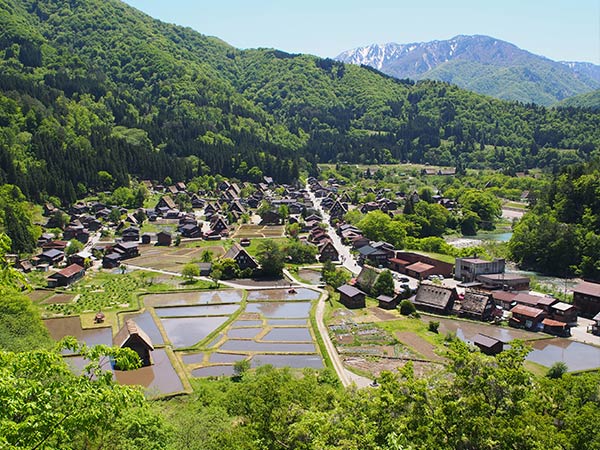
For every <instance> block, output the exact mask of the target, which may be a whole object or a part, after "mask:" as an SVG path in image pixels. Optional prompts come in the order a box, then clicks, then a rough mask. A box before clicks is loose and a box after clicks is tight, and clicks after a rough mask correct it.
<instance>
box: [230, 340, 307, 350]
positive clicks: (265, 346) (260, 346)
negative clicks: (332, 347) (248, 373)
mask: <svg viewBox="0 0 600 450" xmlns="http://www.w3.org/2000/svg"><path fill="white" fill-rule="evenodd" d="M219 349H220V350H227V351H232V352H285V353H314V352H315V351H316V350H315V345H314V344H312V343H310V344H308V343H296V342H286V343H280V342H273V343H272V342H257V341H244V340H240V339H230V340H228V341H227V342H225V343H224V344H223V345H221V347H219Z"/></svg>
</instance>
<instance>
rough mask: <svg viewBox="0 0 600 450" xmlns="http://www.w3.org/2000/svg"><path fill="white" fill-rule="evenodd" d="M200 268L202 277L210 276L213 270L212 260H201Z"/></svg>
mask: <svg viewBox="0 0 600 450" xmlns="http://www.w3.org/2000/svg"><path fill="white" fill-rule="evenodd" d="M198 268H199V269H200V276H201V277H208V276H209V275H210V272H211V270H212V263H210V262H201V263H198Z"/></svg>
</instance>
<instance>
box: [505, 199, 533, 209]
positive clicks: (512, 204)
mask: <svg viewBox="0 0 600 450" xmlns="http://www.w3.org/2000/svg"><path fill="white" fill-rule="evenodd" d="M502 206H505V207H507V208H515V209H522V210H523V211H526V210H527V209H528V208H527V205H526V204H525V203H518V202H510V201H509V202H506V203H504V204H503V205H502Z"/></svg>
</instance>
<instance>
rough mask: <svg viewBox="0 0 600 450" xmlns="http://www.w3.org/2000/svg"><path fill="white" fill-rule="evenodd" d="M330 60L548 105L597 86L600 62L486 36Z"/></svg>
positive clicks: (374, 49)
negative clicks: (552, 55)
mask: <svg viewBox="0 0 600 450" xmlns="http://www.w3.org/2000/svg"><path fill="white" fill-rule="evenodd" d="M335 59H337V60H339V61H343V62H346V63H350V64H363V65H368V66H371V67H373V68H375V69H378V70H380V71H381V72H383V73H386V74H388V75H391V76H394V77H396V78H413V79H417V80H419V79H435V80H441V81H448V82H451V83H454V84H457V85H459V86H461V87H463V88H466V89H471V90H473V91H476V92H480V93H482V94H487V95H492V96H495V97H498V98H503V99H508V100H518V101H522V102H527V103H529V102H534V103H538V104H542V105H551V104H553V103H555V102H557V101H560V100H562V99H564V98H567V97H570V96H573V95H577V94H580V93H584V92H589V91H591V90H594V89H598V88H600V66H596V65H594V64H590V63H568V62H565V63H560V62H556V61H552V60H551V59H548V58H545V57H543V56H538V55H534V54H533V53H530V52H528V51H526V50H522V49H520V48H519V47H517V46H516V45H513V44H511V43H509V42H505V41H502V40H500V39H495V38H493V37H489V36H481V35H475V36H464V35H459V36H455V37H453V38H452V39H448V40H443V41H431V42H415V43H411V44H396V43H388V44H383V45H379V44H373V45H369V46H366V47H360V48H356V49H353V50H348V51H345V52H343V53H341V54H339V55H338V56H337V57H336V58H335Z"/></svg>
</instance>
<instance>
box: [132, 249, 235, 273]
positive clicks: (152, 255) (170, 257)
mask: <svg viewBox="0 0 600 450" xmlns="http://www.w3.org/2000/svg"><path fill="white" fill-rule="evenodd" d="M206 250H208V251H210V252H211V253H212V255H213V257H215V258H216V257H219V256H221V255H223V254H224V253H225V250H224V249H223V247H222V246H220V245H214V246H209V247H193V248H189V247H184V248H179V247H158V246H140V256H138V257H136V258H132V259H129V260H127V264H131V265H133V266H139V267H145V268H148V269H156V270H164V271H167V272H178V273H179V272H181V269H182V268H183V266H184V264H186V263H188V262H190V261H194V260H196V261H200V258H201V256H202V253H203V252H204V251H206Z"/></svg>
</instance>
